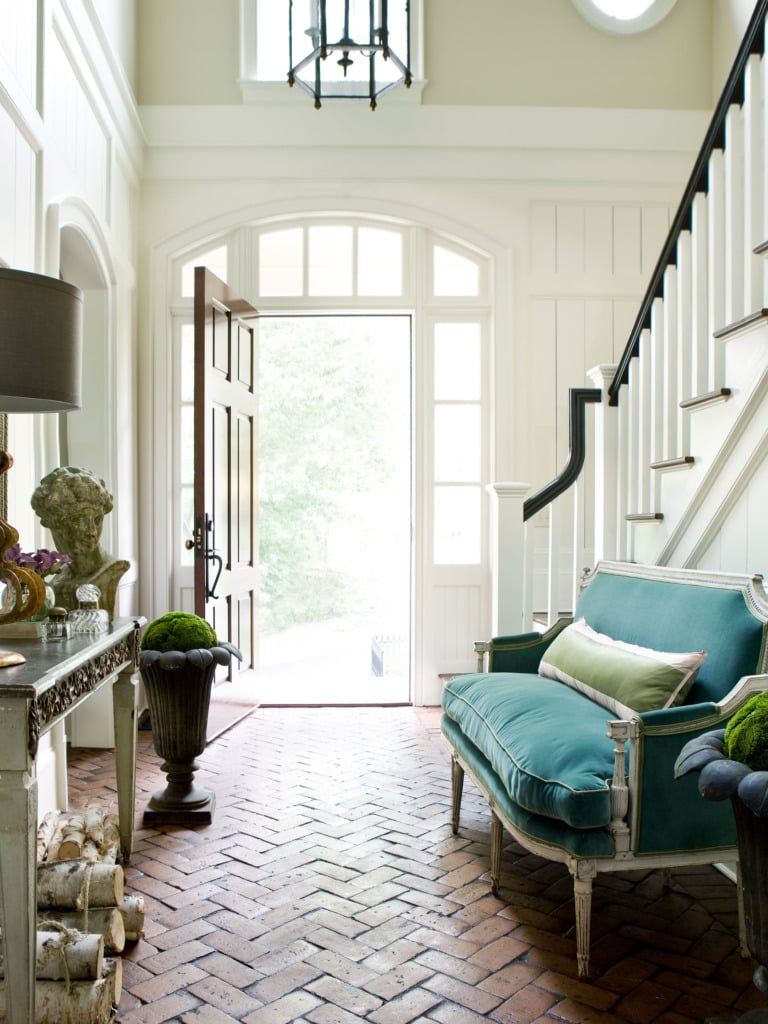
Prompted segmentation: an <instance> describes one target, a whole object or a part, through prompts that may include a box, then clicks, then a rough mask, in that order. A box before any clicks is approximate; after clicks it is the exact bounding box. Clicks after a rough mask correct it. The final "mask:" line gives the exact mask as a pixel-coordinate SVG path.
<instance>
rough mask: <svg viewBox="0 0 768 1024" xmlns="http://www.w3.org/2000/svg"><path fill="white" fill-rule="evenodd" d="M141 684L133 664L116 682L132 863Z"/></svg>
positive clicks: (121, 805) (122, 804) (124, 820)
mask: <svg viewBox="0 0 768 1024" xmlns="http://www.w3.org/2000/svg"><path fill="white" fill-rule="evenodd" d="M138 692H139V684H138V679H137V675H136V673H135V671H134V670H133V668H132V667H130V668H127V669H125V670H124V671H123V672H121V673H120V674H119V675H118V677H117V679H116V680H115V682H114V684H113V686H112V706H113V708H114V722H115V773H116V776H117V805H118V815H119V818H120V851H121V854H122V858H123V863H126V864H127V863H128V861H129V860H130V857H131V849H132V846H133V823H134V816H135V813H136V729H137V727H138V722H137V709H138Z"/></svg>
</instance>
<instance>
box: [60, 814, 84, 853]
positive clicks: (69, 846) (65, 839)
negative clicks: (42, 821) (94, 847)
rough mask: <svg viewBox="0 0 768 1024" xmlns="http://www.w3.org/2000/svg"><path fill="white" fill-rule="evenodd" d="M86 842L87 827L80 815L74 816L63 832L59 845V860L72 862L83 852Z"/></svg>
mask: <svg viewBox="0 0 768 1024" xmlns="http://www.w3.org/2000/svg"><path fill="white" fill-rule="evenodd" d="M84 842H85V825H84V823H83V818H82V816H81V815H79V814H74V815H72V817H71V818H69V819H68V820H67V821H66V822H65V823H64V827H63V828H62V830H61V843H60V844H59V860H72V859H73V858H75V857H79V856H80V854H81V853H82V852H83V843H84Z"/></svg>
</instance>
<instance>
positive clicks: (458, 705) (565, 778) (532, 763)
mask: <svg viewBox="0 0 768 1024" xmlns="http://www.w3.org/2000/svg"><path fill="white" fill-rule="evenodd" d="M443 711H444V713H445V714H446V715H447V716H448V717H449V718H450V719H452V720H453V721H454V722H456V723H457V725H458V726H459V728H460V729H461V732H462V733H463V734H464V736H466V737H467V739H468V740H469V741H470V742H471V743H472V744H474V746H475V747H476V748H477V749H478V750H479V751H480V753H481V754H482V755H483V757H484V758H485V759H486V760H487V761H488V763H489V764H490V766H491V767H492V768H493V770H494V772H495V773H496V774H497V776H498V778H499V782H500V783H501V786H502V787H503V789H504V790H505V791H506V792H507V793H508V794H509V796H510V798H511V800H512V801H513V802H514V803H516V804H518V805H519V806H520V807H522V808H524V809H525V810H527V811H529V812H530V813H531V814H534V815H541V816H544V817H548V818H557V819H560V820H561V821H562V822H565V823H566V824H568V825H570V826H573V827H574V828H598V827H605V826H607V825H608V824H609V822H610V818H611V809H610V794H609V788H608V780H609V779H610V777H611V775H612V773H613V745H612V744H611V742H610V740H609V739H608V738H607V736H606V732H607V722H608V721H610V720H611V718H613V717H615V716H613V715H611V714H609V713H608V712H607V711H606V709H605V708H603V707H600V705H598V704H596V703H594V701H591V700H589V698H587V697H585V696H584V695H583V694H581V693H579V692H578V691H576V690H574V689H571V688H570V687H568V686H563V684H562V683H560V682H556V681H554V680H551V679H546V678H544V677H542V676H540V675H537V674H535V673H527V672H525V673H511V672H494V673H493V674H491V675H488V674H486V673H473V674H470V675H465V676H457V677H455V678H454V679H452V680H450V681H449V682H448V683H447V684H446V686H445V688H444V690H443Z"/></svg>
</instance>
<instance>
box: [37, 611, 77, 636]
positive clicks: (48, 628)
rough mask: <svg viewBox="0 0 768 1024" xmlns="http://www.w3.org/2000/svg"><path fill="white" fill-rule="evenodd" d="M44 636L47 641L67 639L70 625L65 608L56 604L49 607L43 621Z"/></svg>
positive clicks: (70, 628) (70, 633)
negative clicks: (46, 616)
mask: <svg viewBox="0 0 768 1024" xmlns="http://www.w3.org/2000/svg"><path fill="white" fill-rule="evenodd" d="M44 625H45V631H44V634H43V635H44V637H45V639H46V640H48V641H55V640H68V639H69V638H70V636H71V635H72V625H71V623H70V622H69V621H68V620H67V609H66V608H61V607H59V606H58V605H57V606H55V607H53V608H51V610H50V611H49V612H48V618H47V619H46V621H45V623H44Z"/></svg>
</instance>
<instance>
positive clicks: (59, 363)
mask: <svg viewBox="0 0 768 1024" xmlns="http://www.w3.org/2000/svg"><path fill="white" fill-rule="evenodd" d="M82 314H83V293H82V292H81V291H80V289H79V288H76V287H75V286H74V285H71V284H67V283H66V282H65V281H60V280H59V279H58V278H55V277H44V276H43V275H42V274H32V273H28V272H27V271H23V270H10V269H8V268H0V413H9V412H10V413H13V412H26V413H30V412H34V413H38V412H67V411H69V410H70V409H79V408H80V386H81V367H82V319H83V316H82ZM12 465H13V459H12V457H11V456H10V455H9V454H8V452H5V451H0V476H2V475H3V474H4V473H6V472H7V470H9V469H10V468H11V466H12ZM3 511H4V510H3ZM18 539H19V534H18V531H17V530H16V529H14V527H13V526H11V525H10V524H9V523H7V522H6V521H5V520H4V519H3V518H1V517H0V582H2V583H4V584H5V590H4V594H3V598H2V603H0V625H4V624H5V623H10V622H18V621H20V620H22V619H28V618H29V617H30V616H32V615H35V614H36V613H37V612H38V611H40V609H41V608H42V606H43V602H44V601H45V584H44V583H43V580H42V578H41V577H40V576H39V575H38V574H37V573H36V572H34V571H33V570H31V569H26V568H24V567H22V566H19V565H16V564H15V563H14V562H9V561H6V558H5V555H6V552H7V551H8V549H9V548H11V547H13V545H14V544H16V543H17V542H18Z"/></svg>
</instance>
